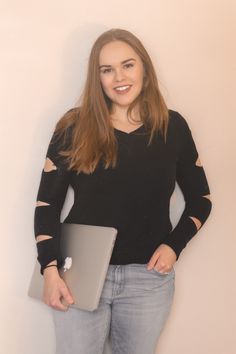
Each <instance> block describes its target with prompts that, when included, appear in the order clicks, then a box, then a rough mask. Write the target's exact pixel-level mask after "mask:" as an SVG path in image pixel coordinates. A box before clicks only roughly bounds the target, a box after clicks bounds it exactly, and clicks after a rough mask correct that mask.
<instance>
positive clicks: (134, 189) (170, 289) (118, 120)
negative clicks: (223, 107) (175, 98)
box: [35, 29, 211, 354]
mask: <svg viewBox="0 0 236 354" xmlns="http://www.w3.org/2000/svg"><path fill="white" fill-rule="evenodd" d="M176 181H177V182H178V184H179V186H180V188H181V190H182V192H183V195H184V198H185V209H184V211H183V214H182V215H181V218H180V220H179V222H178V224H177V225H176V227H175V228H174V229H173V230H172V225H171V222H170V219H169V202H170V197H171V195H172V193H173V191H174V188H175V182H176ZM69 185H71V186H72V188H73V189H74V193H75V194H74V204H73V206H72V208H71V210H70V212H69V214H68V216H67V217H66V219H65V220H64V222H67V223H80V224H90V225H101V226H111V227H115V228H117V230H118V234H117V239H116V243H115V246H114V249H113V253H112V256H111V260H110V265H109V269H108V272H107V276H106V280H105V283H104V287H103V291H102V295H101V299H100V303H99V307H98V309H97V310H95V311H93V312H89V311H83V310H78V309H75V308H71V307H69V305H70V304H72V303H73V294H71V293H70V290H69V289H68V288H67V287H66V285H65V283H64V282H63V280H62V279H61V278H60V276H59V273H58V268H60V267H61V266H62V261H61V257H60V249H59V226H60V213H61V209H62V206H63V203H64V200H65V196H66V192H67V189H68V186H69ZM210 211H211V200H210V190H209V186H208V182H207V179H206V176H205V172H204V169H203V167H202V165H201V162H200V159H199V156H198V152H197V149H196V146H195V143H194V140H193V138H192V134H191V130H190V128H189V126H188V124H187V122H186V120H185V118H183V117H182V116H181V115H180V114H179V113H178V112H176V111H173V110H170V109H168V108H167V106H166V104H165V102H164V99H163V97H162V95H161V93H160V90H159V88H158V81H157V78H156V73H155V70H154V67H153V64H152V62H151V59H150V57H149V55H148V53H147V52H146V50H145V48H144V47H143V45H142V43H141V42H140V41H139V40H138V39H137V37H135V36H134V35H133V34H132V33H130V32H128V31H126V30H122V29H111V30H109V31H106V32H105V33H103V34H102V35H100V37H99V38H98V39H97V40H96V41H95V43H94V45H93V48H92V50H91V54H90V58H89V66H88V75H87V81H86V84H85V88H84V92H83V96H82V101H81V104H80V106H79V107H76V108H73V109H71V110H70V111H68V112H67V113H66V114H65V115H64V116H63V117H62V118H61V119H60V120H59V121H58V123H57V125H56V129H55V131H54V134H53V136H52V139H51V141H50V144H49V147H48V151H47V154H46V161H45V166H44V169H43V171H42V176H41V181H40V186H39V191H38V196H37V206H36V208H35V236H36V239H37V249H38V260H39V262H40V264H41V273H42V274H43V276H44V284H45V286H44V301H45V303H46V304H48V305H49V306H51V307H52V308H53V310H52V311H53V316H54V321H55V329H56V340H57V353H58V354H59V353H60V354H62V353H63V354H65V353H68V354H73V353H81V354H84V353H89V354H90V353H91V354H98V353H103V347H104V342H105V339H106V336H107V335H108V333H109V331H110V337H111V345H112V353H115V354H153V353H154V352H155V347H156V344H157V340H158V338H159V336H160V333H161V330H162V329H163V326H164V324H165V322H166V320H167V317H168V314H169V312H170V308H171V304H172V301H173V295H174V280H175V271H174V267H173V266H174V264H175V262H176V261H177V259H178V258H179V255H180V253H181V251H182V250H183V249H184V248H185V246H186V245H187V243H188V242H189V241H190V239H191V238H192V237H193V236H194V235H195V234H196V233H197V232H198V230H199V228H200V227H202V225H203V224H204V223H205V221H206V219H207V218H208V216H209V214H210ZM88 257H89V255H88ZM91 262H93V260H92V259H91ZM58 310H61V311H58ZM66 310H67V311H66Z"/></svg>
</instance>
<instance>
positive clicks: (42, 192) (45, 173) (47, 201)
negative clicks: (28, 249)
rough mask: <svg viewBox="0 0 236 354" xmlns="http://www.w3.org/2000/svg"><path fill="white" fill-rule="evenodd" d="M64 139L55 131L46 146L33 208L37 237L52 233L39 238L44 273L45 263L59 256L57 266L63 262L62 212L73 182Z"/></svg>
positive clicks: (39, 259) (39, 252) (38, 247)
mask: <svg viewBox="0 0 236 354" xmlns="http://www.w3.org/2000/svg"><path fill="white" fill-rule="evenodd" d="M61 142H62V138H59V139H58V137H56V135H55V132H54V133H53V135H52V138H51V141H50V143H49V146H48V149H47V153H46V160H45V165H44V168H43V170H42V173H41V180H40V184H39V189H38V193H37V203H36V207H35V212H34V234H35V238H36V237H37V236H39V235H44V236H45V235H46V236H50V238H48V239H46V240H43V241H38V242H37V251H38V258H37V259H38V261H39V263H40V265H41V274H43V270H44V268H45V266H46V265H47V264H49V263H50V262H52V261H53V260H57V266H58V268H60V267H61V266H62V259H61V254H60V215H61V210H62V207H63V204H64V200H65V197H66V193H67V190H68V186H69V183H70V172H69V170H67V168H66V163H65V158H63V157H61V156H60V155H59V154H58V152H59V150H60V149H61V148H62V144H61ZM63 148H64V146H63Z"/></svg>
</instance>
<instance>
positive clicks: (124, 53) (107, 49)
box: [99, 41, 138, 65]
mask: <svg viewBox="0 0 236 354" xmlns="http://www.w3.org/2000/svg"><path fill="white" fill-rule="evenodd" d="M127 59H134V60H137V59H138V55H137V53H136V52H135V51H134V49H133V48H132V47H131V46H130V45H129V44H127V43H125V42H122V41H113V42H110V43H107V44H105V45H104V46H103V47H102V49H101V51H100V55H99V64H100V65H115V64H120V63H122V62H123V61H125V60H127Z"/></svg>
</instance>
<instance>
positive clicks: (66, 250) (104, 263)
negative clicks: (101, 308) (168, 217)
mask: <svg viewBox="0 0 236 354" xmlns="http://www.w3.org/2000/svg"><path fill="white" fill-rule="evenodd" d="M116 236H117V229H115V228H113V227H107V226H94V225H83V224H66V223H65V224H64V223H61V252H62V257H63V260H64V265H63V267H62V268H61V269H60V270H59V273H60V276H61V277H62V278H63V279H64V281H65V283H66V284H67V286H68V287H69V289H70V290H71V292H72V295H73V298H74V301H75V303H74V304H73V305H71V306H72V307H77V308H79V309H83V310H88V311H94V310H96V309H97V307H98V304H99V300H100V296H101V292H102V288H103V285H104V282H105V278H106V273H107V270H108V266H109V262H110V258H111V255H112V251H113V247H114V244H115V241H116ZM43 283H44V279H43V276H42V275H41V274H40V265H39V262H38V261H36V264H35V268H34V271H33V274H32V278H31V281H30V286H29V290H28V295H29V296H30V297H33V298H36V299H39V300H42V294H43Z"/></svg>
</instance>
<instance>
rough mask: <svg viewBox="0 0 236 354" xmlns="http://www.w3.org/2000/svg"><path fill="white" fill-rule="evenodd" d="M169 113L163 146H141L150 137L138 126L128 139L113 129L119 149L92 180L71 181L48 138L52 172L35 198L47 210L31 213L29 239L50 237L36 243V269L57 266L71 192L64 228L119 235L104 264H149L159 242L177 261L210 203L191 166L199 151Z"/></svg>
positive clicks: (157, 142) (180, 120) (200, 174)
mask: <svg viewBox="0 0 236 354" xmlns="http://www.w3.org/2000/svg"><path fill="white" fill-rule="evenodd" d="M169 113H170V120H169V126H168V134H167V142H166V143H165V142H164V138H163V137H162V136H161V134H157V135H156V137H155V138H154V141H153V142H152V144H151V145H150V146H147V143H148V139H149V134H148V131H147V129H146V127H145V126H144V125H142V126H140V127H138V128H137V129H135V130H133V131H132V132H131V133H126V132H123V131H121V130H118V129H115V128H114V133H115V136H116V138H117V141H118V147H119V148H118V165H117V167H116V168H115V169H112V168H109V169H104V167H103V165H102V163H99V165H98V167H97V168H96V170H95V171H94V172H93V173H92V174H90V175H87V174H84V173H80V174H79V175H76V172H75V171H69V170H68V169H67V168H66V164H65V163H64V162H63V160H62V158H59V157H58V153H57V152H58V150H59V148H60V145H59V141H57V142H55V141H54V139H53V136H52V139H51V142H50V144H49V147H48V150H47V153H46V156H47V157H49V158H50V159H51V160H52V161H53V162H54V164H55V166H56V169H55V170H53V171H51V172H45V171H44V170H43V171H42V175H41V181H40V186H39V190H38V195H37V200H38V201H42V202H46V203H48V204H49V205H44V206H37V207H36V208H35V216H34V222H35V224H34V225H35V227H34V229H35V237H36V236H38V235H49V236H52V238H53V241H51V242H46V241H42V242H40V243H41V245H40V246H39V243H38V250H39V251H40V252H38V260H39V262H40V264H41V267H42V268H41V269H42V270H43V268H44V267H45V265H46V264H47V263H49V262H50V261H51V260H52V259H53V258H54V259H57V260H58V262H59V263H60V264H61V258H60V247H59V236H60V214H61V209H62V207H63V203H64V200H65V196H66V193H67V189H68V186H69V185H71V186H72V188H73V190H74V204H73V206H72V208H71V210H70V211H69V214H68V216H67V217H66V219H65V220H64V222H66V223H79V224H87V225H101V226H112V227H115V228H117V230H118V234H117V239H116V243H115V246H114V249H113V253H112V256H111V260H110V264H130V263H141V264H144V263H147V262H148V261H149V259H150V258H151V256H152V254H153V252H154V251H155V249H156V248H157V247H158V246H159V245H160V244H162V243H164V244H167V245H169V246H170V247H171V248H172V249H173V250H174V251H175V253H176V255H177V259H178V257H179V255H180V253H181V251H182V250H183V248H184V247H185V246H186V244H187V243H188V242H189V241H190V239H191V238H192V237H193V236H194V235H195V234H196V233H197V232H198V230H197V227H196V225H195V223H194V221H193V220H192V219H191V218H190V217H195V218H197V219H199V220H200V222H201V223H202V225H203V224H204V223H205V221H206V219H207V218H208V216H209V214H210V212H211V208H212V204H211V201H210V200H209V199H208V198H205V197H204V196H206V195H208V194H210V190H209V186H208V182H207V179H206V175H205V172H204V169H203V167H202V166H199V165H198V164H196V161H197V159H198V152H197V149H196V145H195V143H194V140H193V137H192V134H191V130H190V128H189V126H188V124H187V121H186V120H185V118H184V117H182V116H181V115H180V114H179V113H178V112H176V111H173V110H169ZM176 182H177V183H178V185H179V187H180V189H181V190H182V193H183V196H184V199H185V209H184V211H183V213H182V215H181V217H180V220H179V221H178V223H177V225H176V227H175V228H174V229H172V225H171V222H170V218H169V205H170V197H171V195H172V193H173V191H174V188H175V183H176ZM201 227H202V226H201ZM97 242H98V243H99V238H98V240H97ZM50 247H51V248H50Z"/></svg>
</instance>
